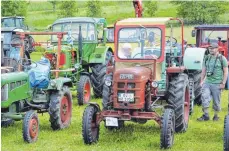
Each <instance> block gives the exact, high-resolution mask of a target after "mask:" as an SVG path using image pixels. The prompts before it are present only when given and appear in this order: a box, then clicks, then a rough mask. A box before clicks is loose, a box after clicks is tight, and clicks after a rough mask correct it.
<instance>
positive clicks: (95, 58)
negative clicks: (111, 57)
mask: <svg viewBox="0 0 229 151" xmlns="http://www.w3.org/2000/svg"><path fill="white" fill-rule="evenodd" d="M108 51H110V52H112V53H113V50H112V48H111V47H108V46H98V47H96V49H95V51H94V53H92V54H91V55H90V57H89V63H102V64H105V60H106V53H107V52H108Z"/></svg>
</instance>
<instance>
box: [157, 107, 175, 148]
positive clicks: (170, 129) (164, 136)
mask: <svg viewBox="0 0 229 151" xmlns="http://www.w3.org/2000/svg"><path fill="white" fill-rule="evenodd" d="M174 133H175V114H174V111H173V110H172V109H165V111H164V114H163V115H162V119H161V138H160V141H161V143H160V144H161V148H164V149H167V148H171V147H172V145H173V143H174Z"/></svg>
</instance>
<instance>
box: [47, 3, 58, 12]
mask: <svg viewBox="0 0 229 151" xmlns="http://www.w3.org/2000/svg"><path fill="white" fill-rule="evenodd" d="M48 2H49V3H51V4H52V9H53V12H55V11H56V5H57V4H58V1H54V0H48Z"/></svg>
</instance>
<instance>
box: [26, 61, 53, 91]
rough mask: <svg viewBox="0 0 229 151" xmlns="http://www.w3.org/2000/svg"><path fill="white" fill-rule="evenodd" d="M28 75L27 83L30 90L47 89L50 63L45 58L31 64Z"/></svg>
mask: <svg viewBox="0 0 229 151" xmlns="http://www.w3.org/2000/svg"><path fill="white" fill-rule="evenodd" d="M31 66H34V67H32V68H31V69H30V70H29V71H28V73H29V82H30V85H31V87H32V88H43V89H44V88H47V87H48V85H49V81H50V68H51V65H50V62H49V60H48V59H46V58H44V57H43V58H42V59H41V60H39V61H37V62H36V63H33V64H32V65H31Z"/></svg>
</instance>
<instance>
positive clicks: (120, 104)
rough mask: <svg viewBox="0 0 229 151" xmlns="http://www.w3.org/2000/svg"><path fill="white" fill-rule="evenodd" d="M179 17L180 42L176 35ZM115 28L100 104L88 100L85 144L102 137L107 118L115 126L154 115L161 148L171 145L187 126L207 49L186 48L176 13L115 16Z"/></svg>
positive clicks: (144, 121)
mask: <svg viewBox="0 0 229 151" xmlns="http://www.w3.org/2000/svg"><path fill="white" fill-rule="evenodd" d="M175 21H176V22H175ZM177 21H179V22H180V23H181V28H180V30H181V33H182V34H181V35H180V36H179V37H181V38H180V41H181V44H179V43H178V40H177V39H176V38H174V37H173V27H172V25H173V23H174V22H175V23H177ZM168 25H170V26H169V27H168ZM168 29H170V31H171V32H170V35H168V36H166V35H165V34H166V30H168ZM114 30H115V31H114V33H115V34H114V35H115V37H114V40H115V41H114V46H115V51H114V52H115V53H114V58H115V62H114V63H113V64H114V65H113V66H109V67H108V70H107V74H106V77H105V84H104V88H103V102H102V105H103V107H102V109H100V107H99V105H98V104H96V103H90V104H89V105H88V106H87V107H86V108H85V110H84V114H83V122H82V123H83V124H82V136H83V140H84V143H85V144H93V143H96V142H97V141H98V139H99V129H100V123H101V122H103V121H104V124H105V127H106V128H107V129H108V130H113V129H120V128H122V127H123V126H125V122H126V121H132V122H136V123H139V124H144V123H146V122H147V121H148V120H154V121H155V122H156V123H157V124H158V125H159V126H160V128H161V131H160V134H161V135H160V136H161V138H160V146H161V148H171V147H172V145H173V143H174V133H175V132H185V131H187V129H188V123H189V115H190V113H191V112H192V110H193V102H194V98H195V96H194V81H193V76H194V75H193V73H194V72H195V71H196V70H200V69H201V68H202V63H203V57H204V53H205V49H204V48H187V49H184V40H183V37H184V36H183V33H184V32H183V22H182V21H181V20H179V19H177V18H128V19H123V20H120V21H117V22H116V23H115V28H114ZM177 37H178V36H177ZM197 54H198V55H197ZM162 113H163V114H162Z"/></svg>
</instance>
